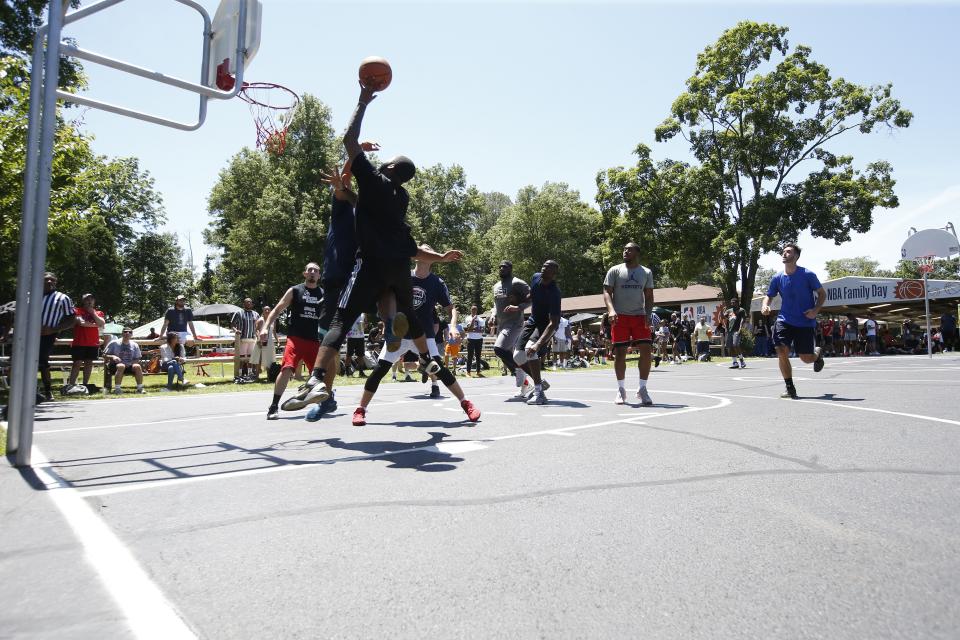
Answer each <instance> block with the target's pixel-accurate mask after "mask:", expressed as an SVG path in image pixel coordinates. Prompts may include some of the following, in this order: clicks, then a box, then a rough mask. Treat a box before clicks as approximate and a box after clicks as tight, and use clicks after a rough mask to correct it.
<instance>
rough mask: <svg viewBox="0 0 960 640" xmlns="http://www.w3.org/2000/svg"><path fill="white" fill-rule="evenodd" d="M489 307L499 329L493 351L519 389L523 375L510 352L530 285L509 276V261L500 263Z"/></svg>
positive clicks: (517, 331)
mask: <svg viewBox="0 0 960 640" xmlns="http://www.w3.org/2000/svg"><path fill="white" fill-rule="evenodd" d="M493 306H494V313H495V314H496V319H497V326H498V327H499V329H500V330H499V332H498V333H497V340H496V342H495V343H494V344H493V352H494V353H495V354H497V357H498V358H500V360H501V362H503V366H505V367H506V368H507V371H509V372H510V374H511V375H513V376H514V377H515V378H516V381H517V388H521V387H523V381H524V380H526V379H527V374H526V372H525V371H524V370H523V369H521V368H520V367H518V366H517V363H516V362H515V361H514V359H513V350H514V349H515V348H516V346H517V341H518V340H519V339H520V334H521V333H523V311H524V309H526V308H527V307H529V306H530V285H528V284H527V283H526V282H524V281H523V280H521V279H520V278H514V277H513V263H512V262H510V261H509V260H503V261H502V262H501V263H500V280H498V281H497V284H495V285H493Z"/></svg>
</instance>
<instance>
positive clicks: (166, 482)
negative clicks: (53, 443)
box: [79, 391, 732, 497]
mask: <svg viewBox="0 0 960 640" xmlns="http://www.w3.org/2000/svg"><path fill="white" fill-rule="evenodd" d="M660 393H675V394H680V395H686V396H695V397H700V398H710V399H711V400H717V401H718V402H717V404H714V405H711V406H708V407H687V408H685V409H678V410H676V411H669V412H667V413H647V412H645V411H638V412H637V413H636V414H634V415H633V417H632V418H621V419H619V420H606V421H603V422H595V423H592V424H585V425H579V426H570V427H563V428H560V429H549V430H545V431H531V432H528V433H517V434H511V435H506V436H497V437H493V438H480V439H478V440H471V441H465V442H470V443H478V444H481V446H483V445H482V443H488V442H497V441H500V440H512V439H515V438H532V437H535V436H542V435H551V436H571V435H575V434H573V433H569V432H571V431H580V430H584V429H595V428H598V427H605V426H609V425H614V424H628V425H629V424H643V422H642V421H644V420H648V419H650V418H656V417H664V416H675V415H680V414H683V413H692V412H695V411H709V410H712V409H721V408H723V407H726V406H729V405H730V404H732V402H731V400H730V399H729V398H723V397H720V396H718V395H710V394H703V393H694V392H691V391H661V392H660ZM441 444H442V443H441ZM447 444H454V443H447ZM484 448H485V446H484ZM433 450H441V449H438V448H437V446H435V445H430V446H427V447H411V448H409V449H398V450H396V451H385V452H383V453H374V454H369V455H362V456H349V457H346V458H332V459H329V460H320V461H315V462H308V463H291V464H286V465H282V466H271V467H262V468H259V469H244V470H242V471H235V472H228V473H221V474H216V475H209V476H193V477H190V478H166V479H163V480H150V481H147V482H142V483H139V484H135V485H120V486H113V487H105V488H103V489H91V490H88V491H80V492H79V494H80V495H82V496H84V497H95V496H109V495H115V494H118V493H131V492H134V491H143V490H145V489H152V488H157V487H171V486H178V487H179V486H182V485H183V484H194V483H197V482H209V481H212V480H227V479H232V478H239V477H244V476H254V475H261V474H266V473H280V472H286V471H298V470H303V469H314V468H316V467H319V466H323V465H327V464H336V463H338V462H352V461H355V460H371V459H375V458H385V457H389V456H395V455H399V454H406V453H413V452H416V451H433Z"/></svg>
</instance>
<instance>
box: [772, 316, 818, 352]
mask: <svg viewBox="0 0 960 640" xmlns="http://www.w3.org/2000/svg"><path fill="white" fill-rule="evenodd" d="M814 329H815V328H814V327H797V326H794V325H792V324H787V323H786V322H784V321H783V320H780V319H778V320H777V322H776V324H774V325H773V345H774V346H775V347H793V351H794V352H795V353H796V354H797V355H800V354H802V353H809V354H811V355H812V354H813V343H814Z"/></svg>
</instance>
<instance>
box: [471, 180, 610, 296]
mask: <svg viewBox="0 0 960 640" xmlns="http://www.w3.org/2000/svg"><path fill="white" fill-rule="evenodd" d="M601 236H602V227H601V218H600V214H599V213H598V212H597V211H596V210H595V209H593V208H591V207H590V205H588V204H587V203H585V202H583V201H582V200H581V199H580V194H579V192H577V191H575V190H572V189H570V188H569V187H568V186H567V185H566V184H563V183H550V182H548V183H546V184H544V185H543V187H542V188H540V189H537V188H536V187H533V186H528V187H524V188H523V189H521V190H520V191H519V192H518V193H517V197H516V199H515V200H514V204H512V205H510V206H509V207H507V208H506V209H505V210H504V212H503V213H502V214H501V215H500V217H499V219H498V220H497V223H496V224H495V225H494V226H493V228H492V229H490V231H489V232H488V233H487V235H486V243H487V245H488V246H489V247H490V248H491V251H492V257H493V260H492V264H496V263H497V262H498V261H500V260H503V259H507V260H510V261H512V262H513V272H514V274H515V275H516V276H517V277H519V278H523V279H524V280H527V279H529V278H530V275H531V274H532V273H533V272H535V271H539V270H540V267H541V266H542V265H543V262H544V261H545V260H548V259H553V260H556V261H557V262H559V263H560V276H559V283H560V288H561V290H562V291H563V295H564V296H578V295H585V294H590V293H597V292H598V291H599V290H600V288H601V285H602V282H603V273H602V267H603V262H602V256H601V251H600V246H601V244H602V240H601ZM496 277H497V274H496V271H495V270H493V269H491V271H490V272H489V273H488V274H487V275H486V278H485V280H486V281H485V283H484V284H485V287H484V291H485V294H484V295H485V297H484V302H485V304H486V305H489V304H491V303H492V294H491V293H490V290H491V287H492V286H493V282H494V280H495V279H496Z"/></svg>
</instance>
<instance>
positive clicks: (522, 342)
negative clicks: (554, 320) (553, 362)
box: [514, 324, 551, 358]
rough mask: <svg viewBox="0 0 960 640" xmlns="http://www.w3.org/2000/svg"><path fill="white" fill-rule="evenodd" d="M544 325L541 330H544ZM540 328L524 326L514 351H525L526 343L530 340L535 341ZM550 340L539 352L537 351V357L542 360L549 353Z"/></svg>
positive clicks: (538, 335) (531, 325) (530, 325)
mask: <svg viewBox="0 0 960 640" xmlns="http://www.w3.org/2000/svg"><path fill="white" fill-rule="evenodd" d="M546 328H547V327H546V325H544V326H543V328H542V329H546ZM542 329H541V328H540V327H537V326H536V325H534V324H524V325H523V333H521V334H520V338H519V339H518V340H517V346H516V347H515V348H514V350H515V351H526V349H527V343H528V342H530V341H531V340H533V341H536V340H537V338H539V337H540V332H541V331H542ZM550 342H551V341H550V340H547V343H546V344H545V345H543V346H542V347H540V350H539V351H537V357H538V358H543V357H544V356H546V355H547V354H548V353H549V352H550Z"/></svg>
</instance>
